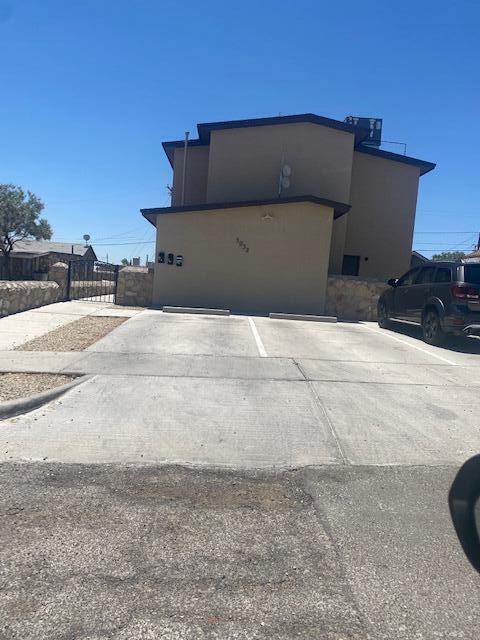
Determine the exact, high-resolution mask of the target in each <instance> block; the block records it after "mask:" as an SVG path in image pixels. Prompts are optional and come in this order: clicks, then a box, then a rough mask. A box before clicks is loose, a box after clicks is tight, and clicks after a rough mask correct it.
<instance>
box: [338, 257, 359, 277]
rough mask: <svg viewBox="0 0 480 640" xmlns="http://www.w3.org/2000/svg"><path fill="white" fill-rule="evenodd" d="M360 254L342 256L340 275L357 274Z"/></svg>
mask: <svg viewBox="0 0 480 640" xmlns="http://www.w3.org/2000/svg"><path fill="white" fill-rule="evenodd" d="M359 270H360V256H343V263H342V276H358V272H359Z"/></svg>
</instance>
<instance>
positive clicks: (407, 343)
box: [360, 324, 459, 367]
mask: <svg viewBox="0 0 480 640" xmlns="http://www.w3.org/2000/svg"><path fill="white" fill-rule="evenodd" d="M360 326H361V327H363V328H364V329H368V330H369V331H373V332H374V333H378V334H380V335H381V336H384V337H385V338H391V339H392V340H396V341H397V342H401V343H402V344H405V345H407V347H411V348H412V349H416V350H417V351H421V352H422V353H425V354H426V355H427V356H432V358H437V360H441V361H442V362H446V363H447V364H450V365H452V366H454V367H458V366H459V365H458V362H452V360H448V359H447V358H444V357H443V356H439V355H438V354H436V353H432V352H431V351H427V349H423V348H422V347H419V346H418V345H416V344H412V343H411V342H407V341H406V340H402V339H401V338H398V337H397V336H392V335H391V334H390V333H385V332H384V331H380V330H379V329H374V328H373V327H369V326H368V325H366V324H361V325H360Z"/></svg>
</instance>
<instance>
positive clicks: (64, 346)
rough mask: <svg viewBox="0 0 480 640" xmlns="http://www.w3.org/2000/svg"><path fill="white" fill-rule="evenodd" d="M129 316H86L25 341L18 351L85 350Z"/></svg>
mask: <svg viewBox="0 0 480 640" xmlns="http://www.w3.org/2000/svg"><path fill="white" fill-rule="evenodd" d="M125 320H128V318H113V317H108V316H86V317H85V318H80V319H79V320H74V321H73V322H70V323H69V324H66V325H64V326H63V327H59V328H58V329H54V330H53V331H50V332H49V333H46V334H45V335H43V336H40V337H38V338H35V339H34V340H30V341H29V342H25V344H22V345H20V346H18V347H16V349H15V350H16V351H83V350H84V349H86V348H87V347H89V346H90V345H91V344H93V343H94V342H97V340H100V338H103V337H104V336H106V335H107V333H110V331H112V330H113V329H115V328H116V327H118V326H119V325H121V324H122V323H123V322H125Z"/></svg>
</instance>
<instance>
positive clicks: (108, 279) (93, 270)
mask: <svg viewBox="0 0 480 640" xmlns="http://www.w3.org/2000/svg"><path fill="white" fill-rule="evenodd" d="M118 269H119V267H118V265H116V264H110V263H109V262H100V261H99V260H96V261H93V260H72V261H70V262H69V265H68V289H67V297H68V299H69V300H93V301H99V302H115V295H116V292H117V280H118Z"/></svg>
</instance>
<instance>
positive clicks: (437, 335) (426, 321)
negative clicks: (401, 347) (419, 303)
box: [422, 309, 445, 346]
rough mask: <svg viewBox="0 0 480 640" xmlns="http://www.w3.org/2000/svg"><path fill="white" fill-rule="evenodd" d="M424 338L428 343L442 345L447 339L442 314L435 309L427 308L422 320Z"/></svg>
mask: <svg viewBox="0 0 480 640" xmlns="http://www.w3.org/2000/svg"><path fill="white" fill-rule="evenodd" d="M422 329H423V339H424V340H425V342H426V343H427V344H433V345H436V346H438V345H440V344H442V343H443V342H444V341H445V332H444V330H443V329H442V325H441V323H440V316H439V315H438V313H437V312H436V311H435V309H427V311H426V312H425V313H424V315H423V320H422Z"/></svg>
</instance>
